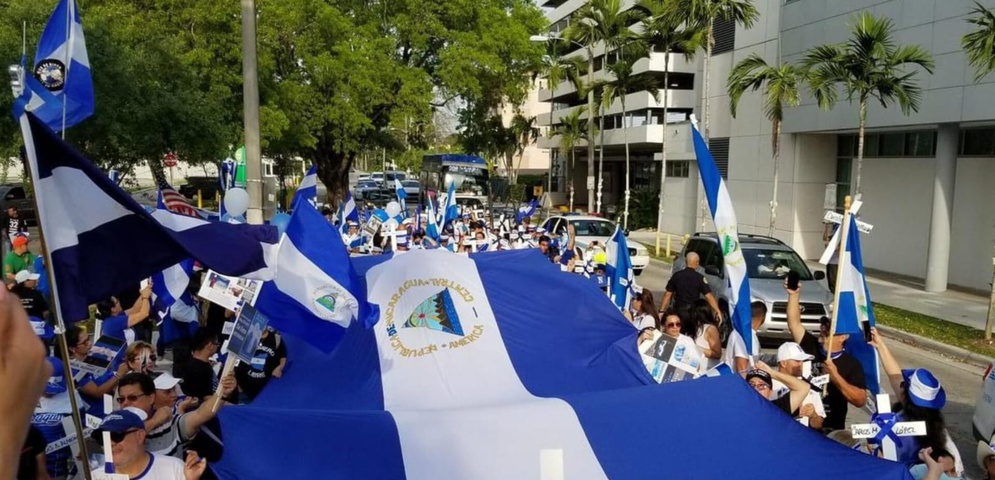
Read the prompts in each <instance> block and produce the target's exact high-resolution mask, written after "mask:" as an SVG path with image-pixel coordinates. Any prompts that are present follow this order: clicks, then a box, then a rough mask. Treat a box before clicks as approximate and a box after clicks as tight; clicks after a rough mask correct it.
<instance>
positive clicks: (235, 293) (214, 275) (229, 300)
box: [197, 270, 263, 312]
mask: <svg viewBox="0 0 995 480" xmlns="http://www.w3.org/2000/svg"><path fill="white" fill-rule="evenodd" d="M262 284H263V282H262V281H260V280H249V279H245V278H238V277H229V276H226V275H222V274H220V273H218V272H215V271H214V270H208V271H207V274H206V276H205V277H204V281H203V282H201V284H200V291H198V292H197V295H198V296H200V298H203V299H205V300H208V301H210V302H213V303H215V304H218V305H221V306H222V307H225V308H226V309H228V310H231V311H233V312H234V311H236V310H238V305H239V302H245V303H246V304H248V305H255V304H256V294H258V293H259V287H260V286H261V285H262Z"/></svg>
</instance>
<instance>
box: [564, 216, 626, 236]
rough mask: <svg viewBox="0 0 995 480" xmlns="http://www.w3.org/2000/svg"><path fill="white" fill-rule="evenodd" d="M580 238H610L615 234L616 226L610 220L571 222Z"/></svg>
mask: <svg viewBox="0 0 995 480" xmlns="http://www.w3.org/2000/svg"><path fill="white" fill-rule="evenodd" d="M570 224H571V225H573V226H574V230H576V231H577V236H578V237H610V236H612V234H613V233H615V224H614V223H612V222H609V221H608V220H599V219H587V220H570Z"/></svg>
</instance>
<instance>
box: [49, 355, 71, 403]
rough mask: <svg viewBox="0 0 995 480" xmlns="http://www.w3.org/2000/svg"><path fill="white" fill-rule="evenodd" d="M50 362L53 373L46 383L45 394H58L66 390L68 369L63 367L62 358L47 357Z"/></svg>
mask: <svg viewBox="0 0 995 480" xmlns="http://www.w3.org/2000/svg"><path fill="white" fill-rule="evenodd" d="M45 360H48V364H49V365H51V366H52V375H51V376H49V377H48V383H46V384H45V395H58V394H60V393H63V392H65V391H66V389H67V387H66V375H65V373H66V370H65V368H63V367H62V360H59V359H57V358H55V357H46V358H45Z"/></svg>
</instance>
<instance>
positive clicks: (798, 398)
mask: <svg viewBox="0 0 995 480" xmlns="http://www.w3.org/2000/svg"><path fill="white" fill-rule="evenodd" d="M775 380H777V381H779V382H781V383H782V384H784V385H785V386H786V387H787V388H788V391H787V392H786V393H785V394H783V395H781V396H780V397H778V396H776V395H774V381H775ZM746 383H748V384H750V387H751V388H753V390H755V391H756V392H757V393H758V394H759V395H760V396H761V397H764V398H765V399H767V400H769V401H770V402H771V403H773V404H774V405H775V406H776V407H777V408H780V409H781V410H783V411H784V412H785V413H787V414H788V415H794V413H795V412H797V411H798V409H799V408H801V405H802V402H803V401H805V397H806V396H808V392H809V391H810V390H811V389H812V386H811V385H809V384H808V382H806V381H804V380H799V379H797V378H795V377H792V376H791V375H787V374H785V373H781V372H778V371H777V370H774V369H772V368H770V367H769V366H768V365H767V364H766V363H764V362H757V366H756V368H753V369H751V370H747V371H746Z"/></svg>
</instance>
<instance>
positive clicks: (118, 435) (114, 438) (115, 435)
mask: <svg viewBox="0 0 995 480" xmlns="http://www.w3.org/2000/svg"><path fill="white" fill-rule="evenodd" d="M137 431H138V430H128V431H127V432H110V433H111V442H112V443H121V441H122V440H124V439H125V437H127V436H128V435H131V434H132V433H135V432H137Z"/></svg>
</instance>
